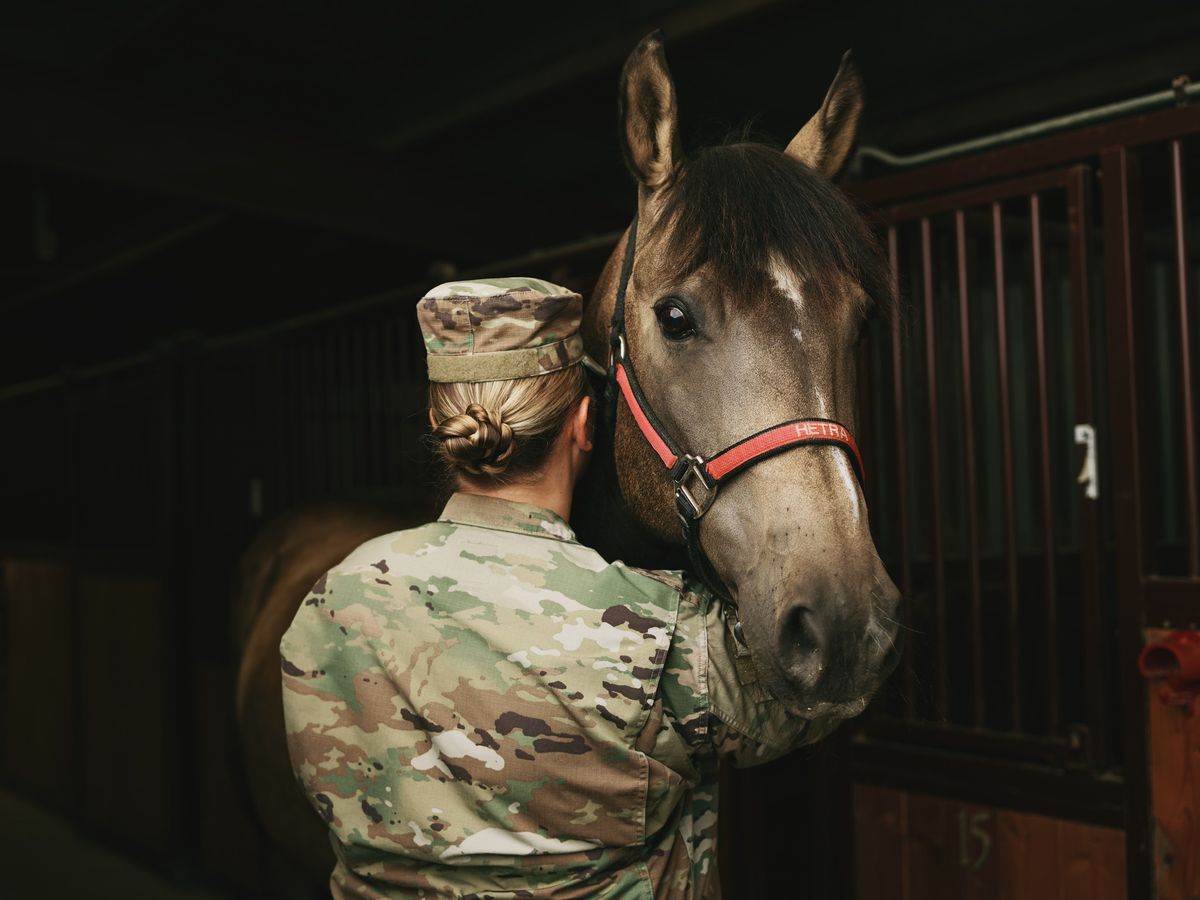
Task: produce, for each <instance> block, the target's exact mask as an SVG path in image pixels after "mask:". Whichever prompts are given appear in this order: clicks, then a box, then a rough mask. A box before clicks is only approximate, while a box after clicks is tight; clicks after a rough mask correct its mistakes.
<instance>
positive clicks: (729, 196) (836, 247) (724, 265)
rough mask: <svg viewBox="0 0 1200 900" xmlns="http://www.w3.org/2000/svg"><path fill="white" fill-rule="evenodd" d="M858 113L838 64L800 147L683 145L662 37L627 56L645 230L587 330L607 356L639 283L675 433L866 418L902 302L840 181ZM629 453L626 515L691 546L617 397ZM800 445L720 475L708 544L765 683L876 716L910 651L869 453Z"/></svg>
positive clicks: (641, 343) (615, 467) (701, 435)
mask: <svg viewBox="0 0 1200 900" xmlns="http://www.w3.org/2000/svg"><path fill="white" fill-rule="evenodd" d="M861 110H862V94H861V85H860V82H859V79H858V75H857V72H856V70H855V68H854V65H853V63H851V62H850V61H849V59H848V57H847V58H846V59H844V60H843V61H842V65H841V68H840V69H839V71H838V73H837V76H836V77H835V79H834V81H833V84H832V86H831V87H830V89H829V92H828V94H827V96H826V98H825V101H824V103H823V105H822V106H821V108H820V110H819V111H818V112H817V113H816V115H815V116H813V118H812V119H811V120H810V121H809V122H808V123H807V124H806V125H805V126H804V127H803V128H802V129H801V130H800V131H799V133H798V134H797V135H796V136H795V138H794V139H793V140H792V141H791V142H790V143H789V144H788V145H787V147H786V148H785V149H784V150H782V151H781V150H777V149H774V148H772V147H769V146H766V145H763V144H752V143H735V144H726V145H722V146H714V147H709V148H706V149H703V150H701V151H699V152H698V153H696V154H694V155H692V156H690V157H688V158H685V157H684V155H683V154H682V152H681V150H680V143H679V138H678V117H677V108H676V100H675V87H674V83H673V81H672V79H671V75H670V72H669V71H668V69H667V63H666V57H665V54H664V51H663V46H662V41H661V39H660V37H659V36H658V35H651V36H649V37H647V38H646V39H645V40H643V41H642V43H641V44H640V45H639V46H638V47H637V49H636V50H634V52H633V54H632V55H631V56H630V57H629V60H628V61H627V62H626V64H625V69H624V72H623V74H622V79H621V90H620V113H621V125H622V136H623V150H624V155H625V160H626V163H627V165H628V166H629V168H630V170H631V171H632V173H633V175H634V177H635V178H636V179H637V183H638V218H637V220H636V226H635V227H636V242H635V243H634V249H633V252H632V254H631V257H630V259H631V263H630V266H631V267H626V266H624V265H623V259H624V257H625V251H626V249H627V247H628V245H629V243H630V241H631V240H633V234H634V230H633V229H631V231H630V232H627V233H626V236H625V238H624V239H623V240H622V242H621V244H620V245H619V246H618V247H617V248H616V250H615V252H614V254H613V256H612V258H611V259H610V260H609V262H608V265H607V266H606V268H605V270H604V272H603V274H602V275H601V277H600V280H599V282H598V284H597V287H596V292H595V296H594V299H593V302H592V303H590V304H589V308H588V311H587V313H586V321H585V326H584V329H585V339H586V341H587V343H588V346H589V351H590V352H591V354H592V355H593V356H595V358H597V359H604V358H606V357H607V356H608V355H609V323H610V318H611V316H612V313H613V309H614V306H615V305H616V298H617V295H618V290H619V289H620V288H621V284H622V282H624V283H625V285H626V286H625V288H624V316H623V318H624V340H625V341H626V342H627V343H626V345H624V349H625V352H626V353H627V354H628V357H629V358H630V359H632V360H636V362H637V372H638V377H639V379H640V387H641V392H642V393H643V395H644V397H645V398H646V400H647V402H648V404H649V405H652V406H653V411H654V413H655V414H656V416H657V420H658V423H659V424H660V426H661V428H662V429H663V430H664V431H666V432H668V433H669V434H670V435H672V436H673V438H674V440H675V442H676V443H677V444H678V445H680V446H682V447H686V448H687V451H688V452H689V453H694V454H696V455H697V456H699V457H703V458H711V457H712V455H713V454H715V453H717V452H718V451H720V450H721V449H722V448H726V447H728V446H730V445H732V444H734V443H736V442H738V441H739V440H741V439H743V438H746V437H747V436H748V435H752V434H754V433H756V432H759V431H760V430H763V429H765V428H769V427H770V426H773V425H775V424H777V423H780V422H787V421H791V420H796V419H801V418H805V419H824V420H834V421H836V422H839V423H841V424H842V425H844V426H845V427H846V428H847V429H848V430H849V431H850V432H853V431H854V430H855V428H856V426H857V419H858V410H857V390H856V348H857V344H858V339H859V335H860V332H861V330H862V325H863V322H864V319H865V317H866V315H867V314H868V313H869V312H870V310H871V309H872V307H874V306H882V307H887V308H890V307H891V305H892V304H893V303H894V285H893V282H892V278H891V275H890V270H889V267H888V265H887V261H886V258H885V257H884V255H883V253H882V250H881V248H880V247H879V244H878V242H877V240H876V239H875V237H874V235H873V234H872V233H871V231H870V229H869V228H868V227H867V225H866V223H865V222H864V221H863V219H862V218H861V216H860V215H859V214H858V213H857V211H856V210H855V209H854V208H853V207H852V205H851V204H850V203H849V202H848V201H847V200H846V198H845V197H844V196H843V195H842V193H841V192H840V191H839V190H838V189H837V188H836V187H834V185H833V184H832V183H831V182H830V178H831V177H832V176H833V175H835V174H836V173H837V171H838V170H839V169H840V168H841V166H842V164H843V162H844V161H845V159H846V156H847V155H848V153H849V150H850V147H851V145H852V143H853V140H854V134H855V129H856V127H857V122H858V118H859V114H860V112H861ZM616 409H617V416H616V425H615V433H614V435H613V440H612V444H611V447H610V448H608V449H609V450H611V453H612V454H613V457H612V460H611V461H610V462H611V465H610V466H609V467H608V468H609V471H610V472H612V473H613V474H614V475H615V478H616V481H617V483H618V484H619V487H620V495H621V497H622V498H623V503H624V506H625V508H626V512H627V513H628V514H629V515H630V516H631V517H632V519H633V520H635V522H636V525H637V526H638V530H639V533H640V534H641V535H643V536H644V537H645V539H646V540H651V541H659V542H662V543H663V544H676V545H678V544H679V543H680V541H681V533H680V519H679V515H678V509H677V494H676V482H674V481H673V480H672V478H671V477H670V476H669V475H668V473H667V470H666V468H665V467H664V465H663V460H662V454H661V453H656V451H655V449H654V448H653V447H652V446H651V444H650V442H648V441H647V439H646V436H645V434H644V433H643V431H642V430H639V427H638V423H637V421H635V418H634V416H633V414H632V413H631V409H630V406H629V404H628V403H625V402H618V403H617V405H616ZM844 450H845V447H844V446H838V445H833V446H826V445H823V444H806V445H801V446H792V447H790V448H789V449H786V450H785V451H784V452H778V453H775V454H773V455H770V456H769V457H766V458H762V459H760V460H758V461H757V462H756V464H755V465H753V466H752V467H750V468H747V469H745V470H744V471H741V472H739V473H738V475H737V477H736V478H733V479H730V480H729V482H728V483H727V484H722V485H721V488H720V493H719V496H716V497H715V498H714V499H713V502H712V504H711V507H709V508H708V509H707V510H706V511H705V512H704V514H703V519H702V521H700V522H699V528H698V535H699V547H700V548H701V549H702V551H703V554H704V555H705V556H706V557H707V559H708V561H710V562H711V566H712V569H713V570H714V572H715V575H716V577H717V578H718V579H719V580H720V582H722V583H723V587H724V589H725V590H727V591H728V594H729V596H730V597H731V599H732V600H733V601H735V602H736V604H737V609H738V615H739V617H740V622H741V625H742V629H741V633H742V635H744V640H745V643H746V645H747V646H748V647H749V649H750V652H751V654H752V656H753V658H754V662H755V665H756V668H757V669H758V672H759V673H760V678H762V679H763V681H764V682H765V685H766V687H767V688H768V689H769V690H770V691H771V692H772V693H773V694H774V695H775V696H776V697H778V698H779V699H780V700H782V701H783V702H784V703H785V704H786V705H787V706H788V707H789V708H790V709H791V710H793V711H794V712H795V713H797V714H799V715H804V716H806V717H812V718H815V717H818V716H829V717H846V716H850V715H854V714H856V713H858V712H860V711H861V710H862V708H863V707H864V706H865V705H866V702H867V701H868V699H869V698H870V697H871V695H872V694H873V693H874V691H875V690H876V689H877V688H878V686H879V684H880V683H881V682H882V681H883V679H884V678H886V677H887V675H888V674H889V673H890V672H891V670H892V669H893V668H894V667H895V663H896V659H897V655H898V652H897V649H896V645H895V638H896V628H897V623H896V619H895V616H896V607H897V605H898V603H899V599H900V598H899V592H898V591H897V589H896V587H895V585H894V584H893V583H892V580H891V579H890V578H889V577H888V574H887V572H886V571H885V569H884V567H883V564H882V562H881V561H880V559H879V555H878V553H877V551H876V549H875V545H874V543H873V541H872V539H871V532H870V527H869V524H868V519H867V509H866V504H865V501H864V496H863V492H862V487H861V484H860V481H859V477H858V474H857V473H856V472H855V467H854V465H853V462H854V459H853V454H852V453H850V452H844Z"/></svg>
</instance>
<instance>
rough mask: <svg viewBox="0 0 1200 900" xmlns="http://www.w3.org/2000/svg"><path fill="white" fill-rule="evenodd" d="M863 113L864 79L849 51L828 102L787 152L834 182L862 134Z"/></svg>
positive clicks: (839, 67)
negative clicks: (861, 120) (857, 136)
mask: <svg viewBox="0 0 1200 900" xmlns="http://www.w3.org/2000/svg"><path fill="white" fill-rule="evenodd" d="M862 110H863V87H862V79H860V78H859V77H858V66H856V65H855V64H854V60H852V59H851V58H850V51H849V50H847V51H846V53H845V55H843V56H842V64H841V65H840V66H838V70H837V74H836V75H835V76H833V84H831V85H830V86H829V93H827V94H826V95H825V102H824V103H822V104H821V108H820V109H819V110H817V114H816V115H815V116H813V117H812V118H811V119H809V120H808V122H807V123H806V124H805V126H804V127H803V128H801V129H800V132H799V134H797V135H796V136H795V137H794V138H792V142H791V143H790V144H788V145H787V150H786V151H784V152H786V153H787V154H788V156H793V157H795V158H796V159H798V160H800V162H802V163H804V164H805V165H806V166H808V167H809V168H810V169H815V170H816V171H818V172H820V173H821V174H822V175H825V176H826V177H827V178H833V177H834V176H835V175H837V173H838V172H840V171H841V170H842V166H843V165H844V164H845V162H846V157H847V156H849V155H850V148H851V147H852V146H854V136H855V134H857V132H858V119H859V117H860V116H861V115H862Z"/></svg>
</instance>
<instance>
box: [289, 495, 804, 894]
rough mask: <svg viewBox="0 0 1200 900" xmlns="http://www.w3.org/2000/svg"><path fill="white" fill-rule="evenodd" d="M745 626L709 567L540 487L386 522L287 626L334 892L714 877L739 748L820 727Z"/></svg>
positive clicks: (631, 884) (602, 890)
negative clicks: (801, 710)
mask: <svg viewBox="0 0 1200 900" xmlns="http://www.w3.org/2000/svg"><path fill="white" fill-rule="evenodd" d="M735 646H736V645H735V644H734V642H733V641H732V639H731V637H730V636H729V633H728V629H727V628H726V627H725V625H724V622H723V619H722V617H721V614H720V610H719V608H718V605H717V604H716V603H715V602H714V601H713V599H712V597H711V595H709V594H708V593H707V592H705V591H704V590H703V589H702V588H700V587H699V586H698V585H696V584H694V583H692V582H691V581H690V580H684V579H683V578H681V576H680V574H679V573H674V572H646V571H641V570H637V569H632V568H630V567H627V566H625V565H623V564H621V563H619V562H618V563H612V564H609V563H606V562H605V561H604V560H603V559H602V558H601V557H600V556H599V554H597V553H596V552H595V551H593V550H590V549H588V548H587V547H584V546H582V545H581V544H579V543H578V542H576V541H575V538H574V534H573V533H572V531H571V529H570V528H569V527H568V526H567V524H566V523H565V522H564V521H562V519H560V518H559V517H558V516H556V515H555V514H554V513H552V512H550V511H548V510H544V509H540V508H538V507H533V506H526V505H523V504H519V503H513V502H510V501H506V500H500V499H496V498H490V497H482V496H478V495H471V494H456V495H454V497H453V498H451V500H450V502H449V504H448V505H447V506H446V509H445V512H444V513H443V514H442V517H441V518H440V519H439V520H438V521H437V522H435V523H432V524H430V525H425V526H422V527H420V528H415V529H412V530H409V531H401V532H396V533H394V534H389V535H385V536H383V537H380V538H376V539H375V540H373V541H370V542H368V543H366V544H364V545H363V546H362V547H360V548H359V549H358V550H356V551H355V552H354V553H352V554H351V555H350V556H349V557H348V558H347V559H346V560H345V561H344V562H343V563H342V564H341V565H339V566H337V567H336V568H334V569H333V570H332V571H330V572H329V573H328V574H327V575H326V576H325V577H324V578H322V579H321V580H320V581H319V582H318V583H317V584H316V585H315V586H314V587H313V589H312V591H311V593H310V594H309V595H308V597H307V598H306V599H305V601H304V604H303V605H302V606H301V608H300V611H299V613H298V614H297V615H296V618H295V621H293V623H292V626H291V628H290V629H289V630H288V632H287V634H286V635H285V636H284V639H283V643H282V645H281V652H282V657H283V659H282V665H283V672H284V679H283V683H284V711H285V716H286V719H287V732H288V746H289V750H290V752H291V756H292V761H293V765H294V768H295V771H296V776H297V778H298V779H299V781H300V784H301V786H302V788H303V790H304V791H305V793H306V794H307V795H308V797H309V799H310V800H311V802H312V804H313V806H314V807H315V808H316V810H317V812H318V813H319V814H320V815H321V817H322V818H323V819H324V820H325V822H326V823H327V824H328V825H329V827H330V829H331V830H332V832H333V837H334V840H333V845H334V849H335V851H336V853H337V856H338V863H337V867H336V869H335V871H334V874H333V879H332V890H333V893H334V896H335V897H339V898H340V897H372V898H374V897H435V896H452V897H480V898H482V897H495V898H501V897H504V898H508V897H536V898H541V897H554V898H574V897H579V898H583V897H604V898H618V897H619V898H652V897H657V898H667V897H669V898H676V897H679V898H683V897H711V896H716V894H717V883H716V873H715V863H716V834H717V830H716V822H717V762H718V760H719V758H721V757H726V758H730V759H732V760H733V761H734V762H735V763H736V764H740V765H747V764H754V763H759V762H766V761H768V760H771V759H774V758H776V757H778V756H780V755H782V754H784V753H786V752H787V751H789V750H790V749H792V748H793V747H795V746H797V745H798V744H799V743H801V742H803V741H806V740H810V739H813V738H815V737H817V735H816V733H815V731H808V732H806V725H805V722H804V721H803V720H799V719H795V718H792V717H790V716H788V715H787V713H786V712H785V711H784V710H783V709H782V708H781V706H780V705H779V704H778V703H777V702H776V701H774V700H773V699H772V698H771V697H770V696H769V695H768V694H767V693H766V692H765V691H763V690H762V689H761V688H760V687H759V685H758V684H757V682H756V681H754V679H753V672H752V670H751V669H750V668H749V667H750V661H749V659H748V658H738V657H737V651H736V650H735ZM739 675H740V677H739ZM743 682H745V683H743Z"/></svg>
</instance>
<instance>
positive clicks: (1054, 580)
mask: <svg viewBox="0 0 1200 900" xmlns="http://www.w3.org/2000/svg"><path fill="white" fill-rule="evenodd" d="M1029 232H1030V241H1031V246H1032V251H1033V252H1032V256H1033V272H1032V273H1031V274H1032V280H1033V316H1034V332H1035V343H1036V345H1037V388H1038V433H1039V434H1040V435H1041V446H1040V448H1039V449H1040V457H1041V475H1042V557H1043V558H1042V604H1043V607H1044V611H1045V619H1044V625H1045V629H1046V633H1045V641H1046V730H1047V732H1048V733H1049V734H1057V733H1058V728H1059V711H1058V701H1059V684H1058V573H1057V566H1056V558H1055V549H1054V548H1055V543H1054V537H1055V534H1054V497H1053V490H1054V482H1053V481H1052V480H1051V477H1050V396H1049V381H1050V379H1049V376H1048V374H1047V365H1046V306H1045V297H1044V294H1043V289H1042V210H1041V197H1039V196H1038V195H1037V194H1030V195H1029ZM1083 340H1085V341H1086V340H1087V336H1086V335H1085V336H1084V337H1083ZM1060 427H1062V426H1061V425H1060Z"/></svg>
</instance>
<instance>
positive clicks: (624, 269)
mask: <svg viewBox="0 0 1200 900" xmlns="http://www.w3.org/2000/svg"><path fill="white" fill-rule="evenodd" d="M637 231H638V216H637V214H636V213H635V214H634V216H633V223H632V224H631V225H630V226H629V238H628V240H627V241H626V244H625V257H624V259H623V260H622V263H621V281H620V283H619V284H618V286H617V300H616V304H615V305H614V306H613V314H612V322H611V325H610V329H609V366H608V386H607V391H606V404H607V414H608V418H609V420H610V421H611V422H612V423H613V428H614V430H615V429H616V405H617V394H618V392H619V393H620V395H621V396H622V397H624V398H625V403H626V405H627V406H628V407H629V412H630V413H631V414H632V415H633V420H634V422H636V423H637V427H638V430H639V431H641V433H642V435H643V436H644V437H645V438H646V441H647V443H649V444H650V446H651V448H652V449H653V450H654V452H655V453H656V454H658V458H659V459H661V460H662V463H663V465H664V466H666V468H667V471H668V474H670V476H671V481H672V482H674V484H675V509H676V512H678V513H679V520H680V522H681V524H682V527H683V542H684V545H685V546H686V547H687V553H688V560H689V561H690V563H691V566H692V569H693V570H694V572H695V573H696V575H698V576H699V577H700V578H701V579H702V580H703V581H704V582H705V583H706V584H707V585H708V587H709V588H710V589H711V590H712V591H713V593H715V594H716V595H717V596H718V597H719V598H721V600H722V601H724V603H725V604H726V607H725V608H726V610H727V611H728V612H729V613H730V614H731V615H732V618H733V633H734V635H735V637H737V639H738V640H739V641H740V642H741V643H743V644H745V639H744V638H743V636H742V625H741V622H740V621H738V619H737V603H736V602H735V601H734V600H733V598H732V597H731V596H730V593H729V591H728V590H726V588H725V585H724V584H723V583H722V581H721V578H720V576H718V575H717V573H716V571H715V570H714V569H713V567H712V563H710V562H709V560H708V557H707V556H705V554H704V550H703V548H702V547H701V546H700V519H701V518H703V516H704V514H705V513H706V512H708V510H709V508H710V507H711V506H712V504H713V501H714V500H716V498H717V492H718V491H719V490H720V488H721V485H722V484H724V483H725V482H727V481H729V480H730V479H732V478H733V477H734V476H735V475H737V474H738V473H739V472H742V471H744V470H746V469H748V468H750V467H751V466H753V465H754V464H756V463H759V462H762V461H763V460H764V459H767V458H768V457H771V456H774V455H775V454H777V453H782V452H783V451H784V450H790V449H791V448H792V447H797V446H800V445H802V444H807V445H810V446H829V447H838V448H840V449H841V450H843V451H845V453H846V455H847V456H848V457H849V458H850V465H851V466H852V467H853V469H854V474H855V475H856V476H857V477H858V480H859V483H860V484H861V483H862V482H863V478H864V470H863V462H862V454H860V453H859V451H858V445H857V444H856V443H855V442H854V436H853V435H852V434H851V433H850V430H849V429H848V428H846V427H845V426H844V425H841V424H839V423H838V422H834V421H833V420H831V419H791V420H789V421H787V422H783V423H781V424H779V425H772V426H771V427H770V428H765V429H763V430H762V431H759V432H757V433H756V434H752V435H750V436H749V437H746V438H743V439H742V440H740V441H738V442H736V443H734V444H731V445H730V446H728V447H726V448H725V449H724V450H722V451H720V452H719V453H716V454H714V455H713V456H711V457H709V458H708V459H705V458H704V457H702V456H699V455H697V454H694V453H686V452H684V451H683V450H682V449H681V448H680V446H679V444H678V443H677V442H676V441H675V440H674V439H673V438H672V437H671V435H670V433H669V432H668V431H667V429H666V428H665V427H663V424H662V422H661V421H660V420H659V419H658V417H657V416H655V415H654V411H653V410H652V409H651V408H650V403H649V402H648V401H647V400H646V395H645V394H643V393H642V389H641V387H640V386H639V385H638V380H637V376H636V375H635V374H634V371H633V360H632V359H631V358H630V356H629V348H628V341H627V340H626V337H625V294H626V292H627V290H628V288H629V278H630V276H631V275H632V274H633V257H634V250H635V248H636V246H637ZM697 488H703V493H702V494H700V496H699V497H697V494H696V491H697Z"/></svg>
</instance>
